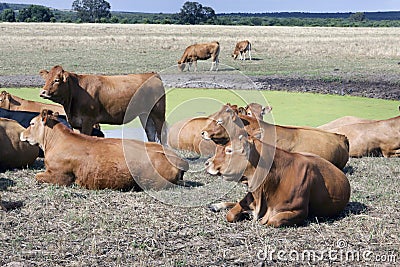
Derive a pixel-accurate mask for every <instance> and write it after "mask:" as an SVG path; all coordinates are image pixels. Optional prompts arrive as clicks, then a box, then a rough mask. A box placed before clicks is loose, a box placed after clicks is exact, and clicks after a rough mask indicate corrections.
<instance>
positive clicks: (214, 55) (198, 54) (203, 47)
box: [178, 42, 220, 71]
mask: <svg viewBox="0 0 400 267" xmlns="http://www.w3.org/2000/svg"><path fill="white" fill-rule="evenodd" d="M219 50H220V47H219V43H218V42H211V43H204V44H194V45H190V46H188V47H187V48H186V49H185V52H184V53H183V55H182V57H181V59H180V60H179V61H178V70H180V71H183V70H184V69H185V66H186V63H188V71H190V67H191V66H192V63H194V71H197V60H207V59H209V58H211V61H212V63H211V68H210V71H212V70H214V69H215V70H216V71H217V70H218V62H219V59H218V56H219Z"/></svg>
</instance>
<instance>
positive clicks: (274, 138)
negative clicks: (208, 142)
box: [202, 105, 349, 169]
mask: <svg viewBox="0 0 400 267" xmlns="http://www.w3.org/2000/svg"><path fill="white" fill-rule="evenodd" d="M210 118H212V119H214V120H215V121H216V123H210V124H209V125H208V126H207V127H205V128H204V129H203V131H202V136H203V138H205V139H212V140H213V141H214V142H216V143H221V144H224V143H226V142H227V141H228V140H229V137H230V136H237V132H239V131H240V130H241V129H242V128H244V129H245V130H246V132H247V133H248V134H249V135H254V134H255V133H256V132H259V131H260V128H261V129H262V132H263V134H262V140H263V142H266V143H267V144H270V145H274V146H275V145H276V146H277V147H279V148H281V149H284V150H286V151H289V152H308V153H313V154H316V155H318V156H321V157H322V158H324V159H326V160H328V161H330V162H331V163H333V164H334V165H335V166H337V167H338V168H340V169H342V168H343V167H344V166H345V165H346V163H347V161H348V159H349V152H348V151H349V147H348V140H347V138H346V137H345V136H343V135H340V134H334V133H329V132H325V131H322V130H319V129H315V128H311V127H290V126H280V125H273V124H270V123H267V122H264V121H260V120H257V119H255V118H253V117H249V116H244V115H241V114H237V112H236V110H235V109H234V108H232V107H231V106H229V105H224V106H223V107H222V109H221V110H220V111H218V112H216V113H215V114H213V115H212V116H211V117H210Z"/></svg>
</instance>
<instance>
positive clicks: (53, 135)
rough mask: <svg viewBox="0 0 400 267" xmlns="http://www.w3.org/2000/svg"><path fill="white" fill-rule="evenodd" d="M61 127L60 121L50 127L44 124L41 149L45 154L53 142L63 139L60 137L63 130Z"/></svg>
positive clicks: (52, 145) (53, 144)
mask: <svg viewBox="0 0 400 267" xmlns="http://www.w3.org/2000/svg"><path fill="white" fill-rule="evenodd" d="M63 127H66V126H64V125H63V124H62V123H60V122H56V123H55V124H54V125H53V126H52V127H50V126H48V125H46V126H45V128H44V129H45V130H44V138H43V145H42V147H41V148H42V149H43V151H44V153H45V154H46V153H47V152H48V151H49V150H51V149H52V148H53V147H54V146H55V144H57V143H58V142H59V141H58V140H59V139H60V138H61V139H64V138H62V136H63V135H64V133H63V132H64V131H63V129H62V128H63ZM64 141H65V140H63V141H62V142H64Z"/></svg>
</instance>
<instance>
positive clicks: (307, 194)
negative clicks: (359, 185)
mask: <svg viewBox="0 0 400 267" xmlns="http://www.w3.org/2000/svg"><path fill="white" fill-rule="evenodd" d="M250 50H251V45H250V43H249V42H248V41H245V42H244V43H238V45H237V47H236V48H235V51H234V54H233V57H234V58H236V57H238V56H240V58H241V59H243V60H244V59H245V53H246V52H249V55H250ZM218 54H219V44H218V43H217V42H213V43H209V44H202V45H193V46H190V47H188V48H187V49H186V50H185V52H184V55H183V56H182V59H181V60H180V61H179V62H178V68H179V69H180V70H183V69H184V68H185V63H188V64H189V68H190V65H191V64H192V63H194V65H195V68H196V61H197V60H198V59H206V58H210V57H211V58H212V60H213V65H212V67H211V69H214V68H215V69H217V68H218ZM250 58H251V55H250ZM40 75H41V76H42V77H43V79H44V80H45V85H44V87H43V89H42V90H41V92H40V96H41V97H43V98H45V99H50V100H52V101H54V102H56V103H57V104H43V103H39V102H34V101H30V100H25V99H22V98H19V97H17V96H13V95H11V94H9V93H7V92H6V91H3V92H1V94H0V116H1V118H0V142H1V144H2V149H1V150H0V169H1V170H6V169H13V168H20V167H26V166H28V165H31V164H33V163H34V162H35V160H36V158H37V157H38V156H39V155H40V153H41V152H42V153H43V154H42V155H41V156H44V163H45V168H46V170H45V171H44V172H41V173H38V174H36V176H35V178H36V180H37V181H39V182H45V183H52V184H57V185H65V186H68V185H71V184H74V183H75V184H78V185H80V186H82V187H84V188H87V189H95V190H98V189H105V188H110V189H116V190H132V189H133V190H143V189H144V190H147V189H151V190H160V189H164V188H170V187H173V186H177V185H185V183H183V175H184V173H185V172H186V171H187V170H188V169H189V164H188V162H187V161H186V160H185V159H183V158H181V157H180V156H179V155H178V153H177V150H187V151H193V152H196V153H198V154H201V155H204V156H208V157H210V158H209V159H208V160H207V162H206V164H205V167H206V171H207V172H208V173H209V174H211V175H220V176H222V177H223V178H224V179H225V180H229V181H236V182H241V183H244V184H247V186H248V193H247V194H246V196H245V197H244V198H243V199H242V200H241V201H239V202H237V203H233V202H224V203H218V204H214V205H212V206H211V208H212V209H213V210H215V211H218V210H220V209H225V208H231V209H230V211H229V212H228V214H227V219H228V221H230V222H235V221H238V220H240V219H242V218H243V217H244V216H245V215H246V214H248V213H252V215H253V218H254V219H255V220H260V222H261V223H262V224H266V225H272V226H276V227H278V226H289V225H298V224H301V223H303V222H304V220H305V219H306V218H307V216H309V215H310V214H313V215H314V216H333V215H336V214H338V213H339V212H341V211H342V210H343V209H344V208H345V206H346V205H347V203H348V201H349V198H350V184H349V181H348V179H347V178H346V176H345V175H344V173H343V172H342V169H343V168H344V166H345V165H346V163H347V161H348V159H349V157H362V156H370V155H374V156H377V155H383V156H384V157H400V138H399V137H400V116H397V117H394V118H390V119H387V120H376V121H375V120H365V119H361V118H355V117H343V118H340V119H337V120H335V121H333V122H331V123H328V124H325V125H322V126H320V127H318V128H311V127H298V126H281V125H274V124H271V123H268V122H266V121H263V116H264V115H265V114H266V113H269V112H271V110H272V108H271V107H263V106H261V105H259V104H257V103H250V104H248V105H247V106H246V107H238V106H236V105H231V104H226V105H223V106H222V108H221V109H220V110H219V111H217V112H215V113H214V114H211V115H209V116H207V117H199V118H190V119H186V120H183V121H180V122H177V123H175V124H174V125H172V126H171V127H170V128H169V130H168V131H167V127H165V125H166V124H165V109H166V98H165V89H164V86H163V82H162V80H161V78H160V76H159V75H158V74H156V73H144V74H130V75H119V76H102V75H80V74H76V73H73V72H68V71H65V70H64V69H63V68H62V67H61V66H54V67H53V68H51V70H50V71H47V70H42V71H40ZM135 117H139V119H140V121H141V124H142V126H143V128H144V129H145V132H146V135H147V138H148V140H149V142H143V141H139V140H133V139H116V138H104V137H102V132H101V131H100V129H99V126H98V125H99V123H108V124H123V123H127V122H129V121H131V120H133V119H134V118H135ZM90 135H96V136H90ZM156 141H159V142H156ZM0 203H1V201H0Z"/></svg>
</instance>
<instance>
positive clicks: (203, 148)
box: [168, 103, 272, 156]
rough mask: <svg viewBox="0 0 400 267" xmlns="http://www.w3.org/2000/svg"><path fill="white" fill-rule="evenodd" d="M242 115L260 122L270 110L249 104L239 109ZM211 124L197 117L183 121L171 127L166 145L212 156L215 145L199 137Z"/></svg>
mask: <svg viewBox="0 0 400 267" xmlns="http://www.w3.org/2000/svg"><path fill="white" fill-rule="evenodd" d="M238 110H240V111H241V112H242V113H243V114H250V115H251V116H254V117H256V118H258V119H260V120H262V118H263V115H264V114H265V113H266V112H267V113H268V112H270V111H271V110H272V108H271V107H263V106H262V105H260V104H257V103H250V104H248V105H247V106H246V107H244V108H243V107H239V108H238ZM211 122H212V119H209V118H206V117H198V118H191V119H184V120H182V121H179V122H177V123H175V124H174V125H172V126H171V127H170V129H169V132H168V145H169V146H170V147H172V148H176V149H183V150H188V151H193V152H196V153H198V154H200V155H203V156H210V155H213V154H214V152H215V143H214V142H211V141H209V140H204V139H203V138H202V136H201V130H202V129H203V128H204V127H206V126H207V125H208V124H210V123H211Z"/></svg>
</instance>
